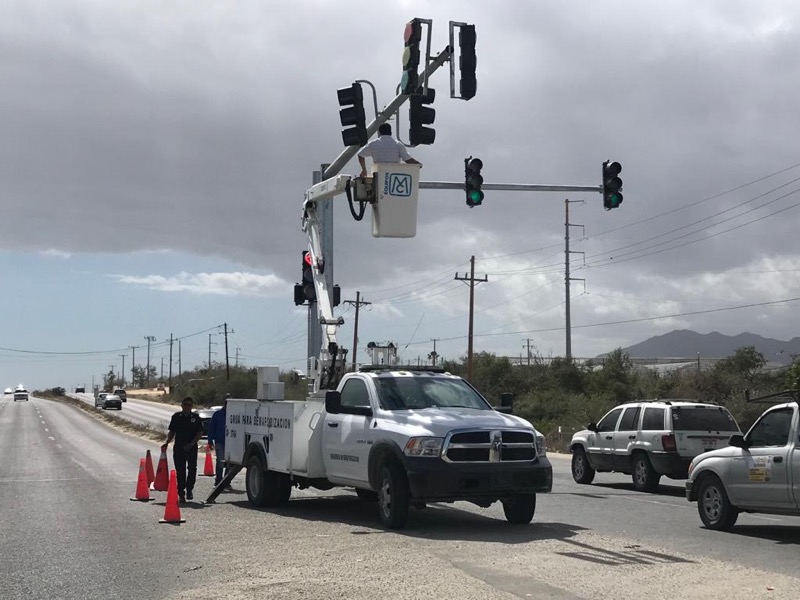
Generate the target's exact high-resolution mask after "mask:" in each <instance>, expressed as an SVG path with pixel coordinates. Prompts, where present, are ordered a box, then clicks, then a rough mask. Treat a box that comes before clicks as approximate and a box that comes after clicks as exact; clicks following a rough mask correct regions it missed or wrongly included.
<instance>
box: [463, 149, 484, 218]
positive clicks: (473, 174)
mask: <svg viewBox="0 0 800 600" xmlns="http://www.w3.org/2000/svg"><path fill="white" fill-rule="evenodd" d="M482 168H483V161H482V160H481V159H480V158H472V157H471V156H470V157H469V158H465V159H464V191H465V192H466V194H467V206H469V207H470V208H472V207H473V206H478V205H480V203H481V202H483V191H482V190H481V186H482V185H483V175H481V169H482Z"/></svg>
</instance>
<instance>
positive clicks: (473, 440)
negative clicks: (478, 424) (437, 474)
mask: <svg viewBox="0 0 800 600" xmlns="http://www.w3.org/2000/svg"><path fill="white" fill-rule="evenodd" d="M442 458H443V459H444V460H446V461H447V462H452V463H496V462H522V461H528V462H530V461H532V460H535V459H536V439H535V437H534V435H533V433H532V432H530V431H525V430H515V429H485V430H473V431H457V432H454V433H451V434H450V435H448V436H447V438H446V439H445V442H444V453H443V454H442Z"/></svg>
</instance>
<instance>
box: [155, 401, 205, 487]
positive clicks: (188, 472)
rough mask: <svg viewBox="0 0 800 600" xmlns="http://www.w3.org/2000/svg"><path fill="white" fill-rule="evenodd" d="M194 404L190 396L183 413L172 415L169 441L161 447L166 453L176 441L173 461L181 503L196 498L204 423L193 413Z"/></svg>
mask: <svg viewBox="0 0 800 600" xmlns="http://www.w3.org/2000/svg"><path fill="white" fill-rule="evenodd" d="M193 404H194V402H193V400H192V398H191V397H190V396H186V398H184V399H183V401H182V402H181V411H180V412H176V413H175V414H174V415H172V419H171V420H170V422H169V433H168V434H167V441H166V442H165V443H164V445H163V446H161V450H162V451H164V452H166V450H167V446H168V445H169V443H170V442H171V441H172V440H173V439H174V440H175V446H173V448H172V459H173V460H174V462H175V471H177V475H178V498H179V499H180V501H181V502H186V500H187V499H188V500H191V499H192V498H194V494H193V493H192V490H193V489H194V482H195V480H196V479H197V442H198V440H199V439H200V438H201V437H202V436H203V422H202V420H201V419H200V415H198V414H197V413H196V412H193V411H192V405H193Z"/></svg>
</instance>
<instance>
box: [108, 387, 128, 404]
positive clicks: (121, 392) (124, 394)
mask: <svg viewBox="0 0 800 600" xmlns="http://www.w3.org/2000/svg"><path fill="white" fill-rule="evenodd" d="M112 394H114V395H115V396H119V399H120V400H122V401H123V402H127V401H128V392H126V391H125V390H123V389H122V388H117V389H115V390H114V391H113V392H112Z"/></svg>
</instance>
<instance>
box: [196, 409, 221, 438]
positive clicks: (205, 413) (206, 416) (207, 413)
mask: <svg viewBox="0 0 800 600" xmlns="http://www.w3.org/2000/svg"><path fill="white" fill-rule="evenodd" d="M221 408H222V407H221V406H212V407H210V408H199V409H197V410H196V411H195V412H197V414H198V415H199V416H200V421H201V422H202V423H203V437H201V438H200V443H201V444H202V443H208V426H209V424H210V423H211V417H212V416H214V413H215V412H217V411H218V410H219V409H221Z"/></svg>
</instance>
